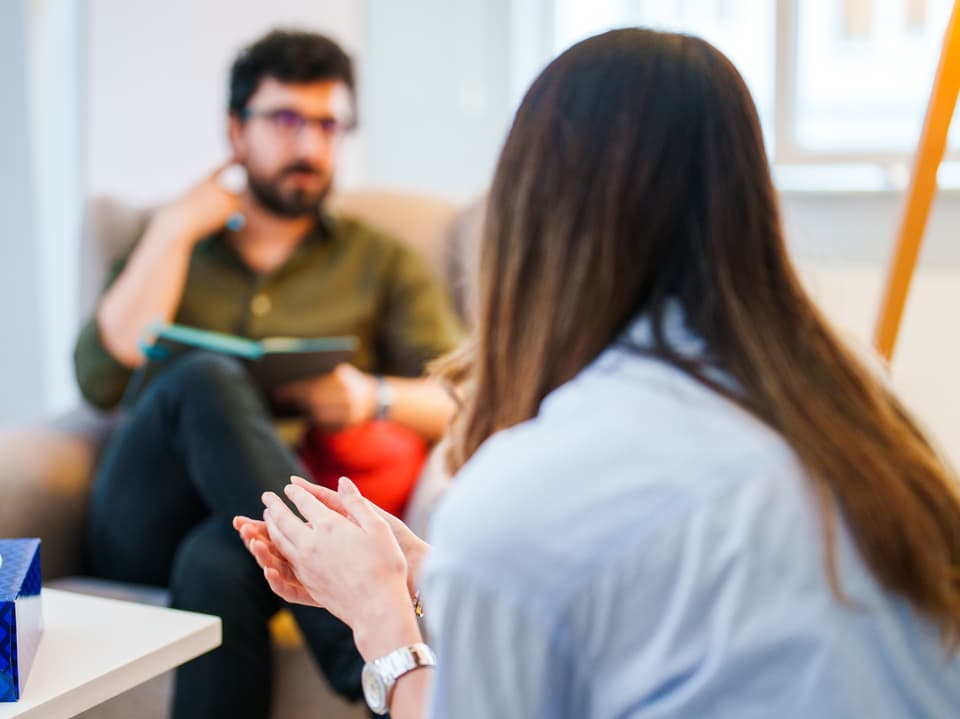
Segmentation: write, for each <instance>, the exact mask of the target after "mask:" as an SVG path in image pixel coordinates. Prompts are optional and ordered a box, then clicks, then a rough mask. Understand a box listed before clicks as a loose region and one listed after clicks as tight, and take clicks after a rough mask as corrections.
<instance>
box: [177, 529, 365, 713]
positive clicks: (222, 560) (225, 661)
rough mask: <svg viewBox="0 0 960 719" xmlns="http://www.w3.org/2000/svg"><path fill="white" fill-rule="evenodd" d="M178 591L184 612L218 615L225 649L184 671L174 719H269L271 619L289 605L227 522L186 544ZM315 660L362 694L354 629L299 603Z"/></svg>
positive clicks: (345, 687) (335, 681) (340, 686)
mask: <svg viewBox="0 0 960 719" xmlns="http://www.w3.org/2000/svg"><path fill="white" fill-rule="evenodd" d="M170 589H171V593H172V599H173V601H172V605H173V606H174V607H176V608H178V609H187V610H190V611H194V612H205V613H207V614H216V615H218V616H220V618H221V619H222V621H223V644H222V646H220V647H219V648H218V649H216V650H214V651H212V652H209V653H207V654H204V655H203V656H201V657H198V658H197V659H194V660H193V661H191V662H189V663H188V664H185V665H184V666H182V667H180V668H179V669H178V670H177V675H176V688H175V691H174V707H173V719H193V718H194V717H197V718H198V719H199V718H200V717H232V718H237V719H264V717H266V716H267V715H268V714H269V707H270V701H271V697H272V692H273V662H272V655H271V647H270V633H269V620H270V618H271V617H272V616H273V615H274V614H275V613H276V611H277V610H278V609H279V608H280V607H281V606H282V604H283V603H282V602H281V601H280V600H279V599H278V598H277V597H276V595H274V594H273V592H272V591H271V590H270V586H269V585H268V584H267V582H266V580H265V579H264V578H263V572H262V571H261V569H260V568H259V567H258V566H257V563H256V561H254V559H253V557H251V556H250V554H249V553H248V552H247V550H246V548H245V547H244V546H243V542H242V541H241V540H240V537H239V536H238V535H237V533H236V532H235V531H234V530H233V527H232V526H231V523H230V519H229V518H227V517H212V518H210V519H208V520H207V521H205V522H204V523H203V524H201V525H200V526H199V527H197V528H196V529H195V530H193V531H192V532H191V533H190V535H189V536H188V537H187V538H186V539H185V540H184V542H183V544H182V545H181V548H180V551H179V552H178V553H177V558H176V561H175V563H174V571H173V576H172V578H171V584H170ZM290 608H291V609H292V610H293V613H294V616H295V617H296V619H297V622H298V624H299V625H300V628H301V630H302V631H303V634H304V638H305V640H306V641H307V644H308V646H310V649H311V651H312V653H313V656H314V658H315V659H316V660H317V663H318V664H319V665H320V667H321V669H322V670H323V673H324V675H325V676H326V678H327V680H328V681H329V682H330V684H331V686H332V687H333V688H334V690H335V691H337V692H338V693H339V694H340V695H341V696H344V697H345V698H347V699H351V700H356V699H359V698H360V696H361V690H360V670H361V669H362V668H363V660H362V659H361V658H360V655H359V653H358V652H357V650H356V647H355V646H354V643H353V633H352V632H351V631H350V629H349V628H348V627H347V626H346V625H345V624H343V623H342V622H340V621H339V620H337V619H336V618H335V617H333V616H332V615H331V614H330V613H329V612H326V611H325V610H322V609H316V608H312V607H303V606H291V607H290Z"/></svg>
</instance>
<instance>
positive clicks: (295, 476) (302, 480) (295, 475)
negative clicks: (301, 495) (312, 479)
mask: <svg viewBox="0 0 960 719" xmlns="http://www.w3.org/2000/svg"><path fill="white" fill-rule="evenodd" d="M295 479H299V480H300V481H301V482H306V481H307V480H305V479H304V478H303V477H301V476H300V475H299V474H291V475H290V481H291V482H292V481H293V480H295Z"/></svg>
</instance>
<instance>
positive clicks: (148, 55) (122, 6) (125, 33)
mask: <svg viewBox="0 0 960 719" xmlns="http://www.w3.org/2000/svg"><path fill="white" fill-rule="evenodd" d="M362 6H363V3H362V2H361V1H360V0H270V1H269V2H265V1H264V0H202V1H199V2H198V1H197V0H163V2H156V1H155V0H87V78H88V80H87V107H88V115H87V122H86V125H87V150H88V164H87V186H88V190H89V192H90V193H92V194H101V193H109V194H116V195H120V196H121V197H126V198H129V199H130V200H133V201H138V202H157V201H158V200H163V199H166V198H169V197H171V196H173V195H175V194H176V193H179V192H181V191H183V190H184V189H186V187H188V186H189V184H190V183H192V182H194V181H195V180H197V179H199V178H200V177H201V176H203V175H204V174H206V173H207V172H209V171H211V170H212V169H213V168H214V167H215V166H217V165H218V164H220V163H222V162H224V161H225V159H226V154H225V153H226V151H227V150H226V147H227V146H226V141H225V139H224V135H225V128H226V104H227V79H228V72H229V68H230V64H231V63H232V61H233V58H234V57H235V56H236V54H237V51H238V50H239V49H240V48H242V47H243V46H244V45H246V44H248V43H249V42H250V41H252V40H255V39H256V38H257V37H259V36H260V35H262V34H263V33H265V32H266V31H268V30H270V29H272V28H273V27H278V26H295V27H300V28H306V29H311V30H317V31H320V32H323V33H325V34H328V35H330V36H331V37H333V38H334V39H335V40H337V41H338V42H340V43H341V44H342V45H343V46H344V48H345V49H346V50H347V52H349V53H351V54H354V55H355V56H358V57H362V56H363V48H362V44H363V13H362V10H363V7H362ZM363 166H364V161H363V158H362V146H361V147H354V148H351V150H349V151H348V153H347V158H346V161H345V166H344V167H343V172H342V173H341V178H340V179H342V180H343V181H345V182H347V183H349V182H351V181H354V180H355V179H357V178H359V177H360V176H362V172H363Z"/></svg>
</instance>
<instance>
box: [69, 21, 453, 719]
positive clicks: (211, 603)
mask: <svg viewBox="0 0 960 719" xmlns="http://www.w3.org/2000/svg"><path fill="white" fill-rule="evenodd" d="M353 108H354V83H353V70H352V65H351V61H350V59H349V58H348V57H347V55H345V54H344V52H343V51H342V50H341V49H340V48H339V47H338V46H337V45H336V44H335V43H334V42H332V41H330V40H329V39H327V38H324V37H322V36H319V35H314V34H308V33H298V32H278V31H275V32H272V33H270V34H268V35H267V36H265V37H263V38H262V39H260V40H259V41H257V42H256V43H254V44H253V45H252V46H250V47H249V48H247V49H246V50H245V51H244V52H242V53H241V54H240V56H239V57H238V58H237V60H236V61H235V63H234V65H233V68H232V71H231V80H230V105H229V118H228V121H229V140H230V145H231V148H232V150H233V162H234V163H238V164H240V165H242V166H243V167H244V168H245V169H246V174H247V187H246V189H245V190H243V191H241V192H239V193H234V192H231V191H230V190H229V189H227V188H225V187H224V186H223V184H222V182H221V180H220V173H219V172H217V173H213V174H211V176H209V177H208V178H206V179H204V180H203V181H202V182H200V183H199V184H198V185H196V186H195V187H194V188H193V189H191V190H190V191H189V192H187V193H186V194H185V195H184V196H183V197H181V198H180V199H178V200H176V201H175V202H173V203H171V204H169V205H167V206H166V207H163V208H161V209H160V210H158V211H157V212H156V213H155V214H154V215H153V217H152V220H151V221H150V223H149V225H148V227H147V229H146V231H145V233H144V235H143V237H142V238H141V239H140V241H139V242H138V243H137V244H136V246H135V247H134V248H133V249H132V251H131V252H130V253H129V254H128V255H127V257H125V258H124V259H123V260H121V262H120V263H118V265H117V267H116V268H114V271H113V272H112V274H111V278H110V280H109V283H108V286H107V289H106V290H105V292H104V294H103V297H102V299H101V301H100V303H99V305H98V307H97V309H96V313H95V316H94V317H93V318H91V320H90V322H89V323H88V324H87V325H86V327H85V328H84V329H83V331H82V333H81V335H80V337H79V339H78V341H77V347H76V351H75V363H76V371H77V377H78V382H79V385H80V388H81V390H82V392H83V394H84V396H86V397H87V398H88V399H89V400H90V401H91V402H93V403H94V404H96V405H98V406H100V407H105V408H106V407H113V406H115V405H117V404H118V403H119V401H120V399H121V397H122V395H123V393H124V390H125V388H126V386H127V383H128V381H129V379H130V377H131V375H132V373H133V372H134V371H135V370H136V369H137V368H138V367H139V366H140V365H142V364H143V362H144V357H143V354H142V350H141V342H142V341H143V338H144V335H145V332H146V331H147V330H148V328H149V327H150V325H151V324H152V323H153V322H155V321H156V320H158V319H163V320H167V321H175V322H178V323H181V324H186V325H192V326H196V327H202V328H205V329H210V330H216V331H221V332H228V333H234V334H240V335H245V336H248V337H253V338H259V337H266V336H278V335H283V336H291V335H292V336H334V335H353V336H355V337H357V339H358V343H359V344H358V350H357V352H356V356H355V359H354V362H353V364H352V365H341V366H340V367H338V368H337V369H336V370H335V371H334V372H332V373H330V374H328V375H326V376H320V377H317V378H314V379H311V380H308V381H302V382H297V383H294V384H291V385H288V386H285V387H282V388H281V389H280V390H279V391H278V392H277V393H276V394H275V395H274V396H273V397H264V396H263V395H262V394H261V392H260V391H259V389H258V388H257V387H255V386H254V385H253V383H252V381H251V380H250V379H249V377H248V376H247V374H246V373H245V372H244V370H243V369H242V367H241V366H240V365H239V364H237V363H236V362H234V361H232V360H230V359H228V358H225V357H223V356H219V355H213V354H211V353H205V352H193V353H191V354H188V355H186V356H185V357H184V358H182V359H180V360H177V361H175V362H173V363H172V364H171V365H170V366H169V367H167V368H165V369H164V370H163V372H162V373H161V374H160V375H159V376H157V377H156V378H155V379H154V380H153V381H152V382H151V383H150V384H149V385H148V386H147V388H146V390H145V391H144V392H143V394H142V395H140V396H139V397H138V399H137V400H136V403H135V405H134V406H133V407H132V408H131V409H130V411H129V412H128V413H127V414H126V416H125V417H124V419H123V421H122V424H121V426H120V428H119V429H118V430H117V432H116V434H115V435H114V437H113V438H112V440H111V443H110V446H109V447H108V449H107V451H106V452H105V455H104V457H103V459H102V461H101V464H100V467H99V470H98V474H97V477H96V480H95V484H94V491H93V498H92V507H91V521H90V528H89V533H88V538H87V539H88V542H87V555H88V560H89V563H90V565H91V569H92V570H93V571H94V572H95V573H96V574H99V575H100V576H104V577H107V578H114V579H121V580H125V581H134V582H141V583H149V584H161V585H165V584H169V586H170V588H171V594H172V602H173V606H175V607H178V608H183V609H190V610H195V611H202V612H209V613H212V614H217V615H219V616H221V617H222V619H223V632H224V634H223V637H224V638H223V646H222V647H221V648H220V649H218V650H216V651H214V652H212V653H210V654H208V655H205V656H203V657H201V658H199V659H197V660H195V661H194V662H191V663H190V664H188V665H186V666H185V667H183V668H181V669H180V670H179V672H178V674H177V681H176V690H175V696H174V710H173V714H174V717H176V718H177V719H183V718H186V717H266V716H267V714H268V712H269V705H270V694H271V686H272V685H271V652H270V645H269V633H268V628H267V623H268V620H269V618H270V617H271V616H272V615H273V614H274V613H275V612H276V611H277V610H278V609H279V608H280V605H279V604H278V602H277V600H276V599H275V598H274V596H273V594H272V592H271V591H270V589H269V587H268V586H267V584H266V582H265V580H264V578H263V575H262V574H261V572H260V571H259V569H258V568H257V566H256V564H255V563H254V562H253V561H252V560H251V559H250V558H249V557H248V556H247V553H246V551H245V550H244V548H243V546H242V544H241V542H240V541H239V539H238V538H237V537H236V533H235V532H234V531H233V529H232V527H231V526H230V521H231V519H232V517H233V516H234V515H237V514H250V513H252V512H254V511H257V507H258V506H260V496H261V494H262V493H263V492H264V491H267V490H272V491H277V492H279V491H280V490H281V489H282V487H283V486H284V485H286V484H287V482H288V478H289V475H290V474H291V473H301V472H303V471H304V470H303V465H302V464H301V463H300V462H298V461H297V458H296V456H295V455H294V453H293V452H292V451H291V450H290V449H288V447H287V446H286V445H285V444H284V442H283V441H282V440H281V438H280V436H279V434H278V432H277V430H276V428H275V425H274V422H273V421H272V418H271V416H270V411H269V407H271V406H275V404H276V402H281V403H283V404H285V405H287V406H293V407H296V408H298V409H299V411H300V412H301V414H302V416H303V417H305V418H306V419H307V420H308V421H309V423H310V425H311V427H312V429H311V430H310V432H309V433H308V435H307V440H306V443H305V445H304V446H303V447H302V448H301V458H302V459H304V460H305V462H306V464H307V465H308V467H310V468H311V469H312V470H313V476H314V479H317V480H319V481H325V482H326V481H333V480H332V478H333V477H335V475H336V474H338V473H346V472H351V473H352V474H354V475H355V476H356V477H357V478H358V480H360V483H361V486H362V482H363V481H364V479H366V481H367V487H365V489H364V491H365V492H367V493H369V494H373V495H374V496H379V497H381V502H380V503H381V505H382V506H384V507H385V508H387V509H389V510H391V511H394V512H398V511H399V510H400V509H401V508H402V505H403V501H404V500H405V498H406V495H407V493H408V492H409V490H410V488H411V486H412V481H413V477H414V476H415V474H416V463H417V462H418V461H419V460H420V459H421V458H422V456H423V455H424V453H425V450H424V448H425V446H426V444H425V443H426V441H428V440H433V439H435V438H437V437H438V436H439V435H440V434H441V433H442V432H443V429H444V427H445V424H446V422H447V420H448V419H449V416H450V414H451V411H452V407H451V402H450V400H449V398H448V397H447V395H446V393H445V392H444V390H443V389H442V388H440V387H439V386H437V385H436V384H434V383H432V382H431V381H429V380H426V379H422V378H419V377H421V376H422V373H423V367H424V364H425V362H427V361H428V360H430V359H432V358H433V357H435V356H437V355H439V354H441V353H443V352H445V351H447V350H449V349H451V348H452V347H453V346H454V344H455V342H456V341H457V339H458V335H459V327H458V324H457V320H456V319H455V315H454V314H453V312H452V310H451V309H450V305H449V302H448V298H447V297H446V294H445V292H444V290H443V289H442V288H441V287H440V286H439V285H438V284H437V283H436V282H435V280H434V279H433V278H432V277H431V276H430V274H429V273H428V272H427V271H426V270H425V269H424V266H423V264H422V262H421V261H420V259H419V258H417V257H416V256H415V255H414V253H413V252H412V251H411V250H408V249H406V248H404V247H403V246H402V245H400V244H399V243H397V242H395V241H393V240H391V239H390V238H387V237H384V236H382V235H380V234H378V233H377V232H375V231H373V230H372V229H370V228H367V227H364V226H363V225H361V224H359V223H357V222H354V221H350V220H346V219H333V218H330V217H329V216H327V215H325V214H324V213H323V212H321V210H320V207H321V203H322V200H323V199H324V198H325V197H326V195H327V193H328V191H329V190H330V187H331V183H332V180H333V175H334V170H335V167H336V159H337V149H338V145H339V139H340V138H341V136H342V134H343V133H344V132H345V131H346V130H347V129H348V128H349V127H350V126H351V124H352V118H353V114H354V113H353ZM236 215H242V217H243V218H244V224H243V226H242V228H240V229H238V230H236V231H231V230H228V229H226V226H227V225H228V224H229V225H230V226H231V227H234V226H235V225H234V223H233V222H228V220H230V219H231V218H232V217H234V216H236ZM384 418H386V419H389V422H371V421H370V420H373V419H384ZM411 467H412V469H411ZM397 468H400V469H399V473H398V470H397ZM291 609H292V610H293V612H294V616H295V617H296V619H297V621H298V623H299V625H300V627H301V629H302V631H303V634H304V636H305V639H306V641H307V643H308V644H309V646H310V648H311V650H312V652H313V654H314V656H315V658H316V659H317V661H318V663H319V665H320V667H321V668H322V669H323V671H324V673H325V675H326V677H327V678H328V680H329V681H330V683H331V684H332V685H333V687H334V688H335V689H336V690H337V691H338V692H339V693H341V694H342V695H344V696H346V697H348V698H351V699H356V698H358V697H359V696H360V678H359V677H360V669H361V666H362V662H361V660H360V658H359V655H358V654H357V653H356V650H355V648H354V646H353V639H352V636H351V634H350V632H349V631H348V630H347V629H346V627H344V626H343V625H342V624H340V623H339V622H338V621H336V620H335V619H334V618H333V617H332V616H330V615H329V614H327V613H326V612H324V611H322V610H317V609H309V608H306V607H291Z"/></svg>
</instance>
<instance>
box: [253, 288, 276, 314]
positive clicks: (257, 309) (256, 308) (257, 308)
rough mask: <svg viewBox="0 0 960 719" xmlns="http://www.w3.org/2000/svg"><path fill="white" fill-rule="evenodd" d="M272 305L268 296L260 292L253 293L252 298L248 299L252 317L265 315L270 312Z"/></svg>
mask: <svg viewBox="0 0 960 719" xmlns="http://www.w3.org/2000/svg"><path fill="white" fill-rule="evenodd" d="M272 307H273V303H272V302H271V301H270V298H269V297H268V296H267V295H265V294H263V293H262V292H260V293H258V294H256V295H254V296H253V299H252V300H250V311H251V312H252V313H253V316H254V317H265V316H266V315H268V314H270V309H271V308H272Z"/></svg>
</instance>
